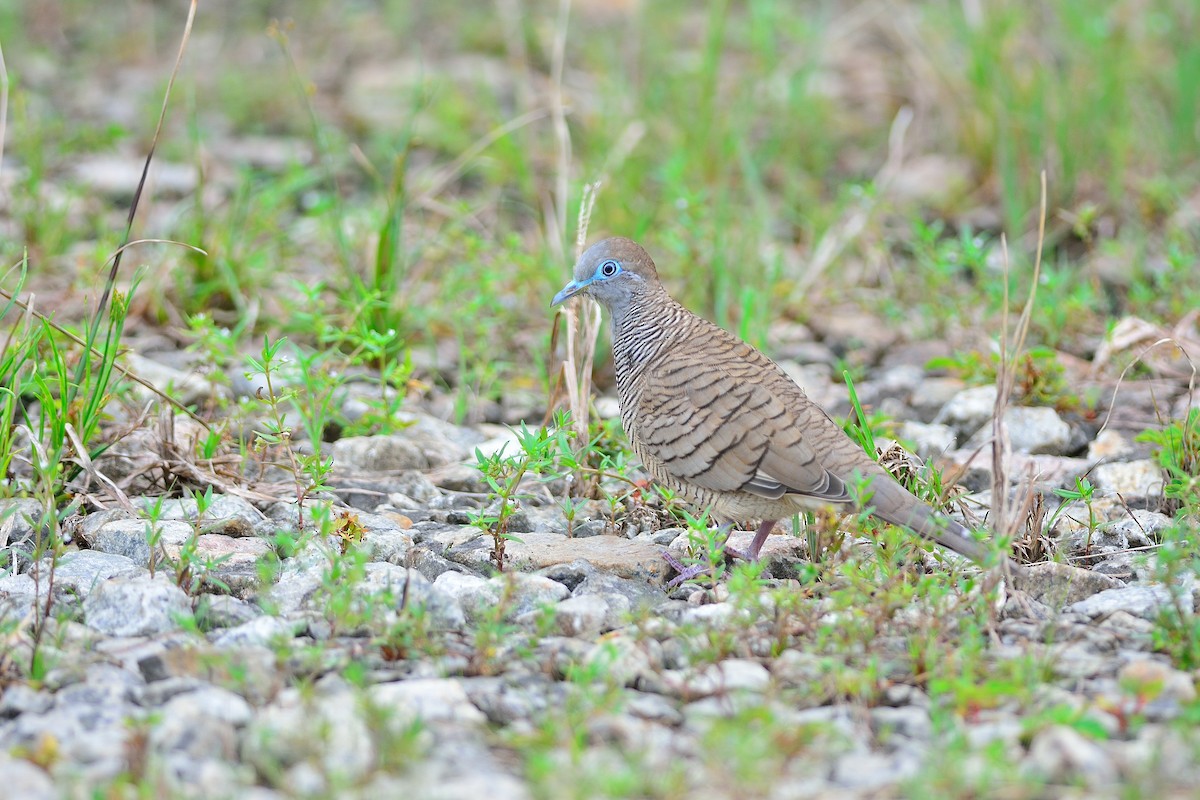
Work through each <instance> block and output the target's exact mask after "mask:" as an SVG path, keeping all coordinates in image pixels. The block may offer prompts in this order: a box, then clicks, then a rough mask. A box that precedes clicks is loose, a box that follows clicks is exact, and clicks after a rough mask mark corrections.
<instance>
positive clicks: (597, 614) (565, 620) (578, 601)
mask: <svg viewBox="0 0 1200 800" xmlns="http://www.w3.org/2000/svg"><path fill="white" fill-rule="evenodd" d="M554 613H555V617H554V620H555V623H556V624H557V625H558V629H559V631H561V632H562V634H563V635H564V636H577V637H582V638H594V637H595V636H598V635H599V634H600V631H601V629H602V628H603V627H604V622H605V620H606V619H607V618H608V614H609V606H608V602H607V601H606V600H605V599H604V598H603V597H602V596H599V595H594V594H584V595H576V596H574V597H568V598H567V599H566V600H563V601H562V602H561V603H559V604H558V605H557V606H555V607H554Z"/></svg>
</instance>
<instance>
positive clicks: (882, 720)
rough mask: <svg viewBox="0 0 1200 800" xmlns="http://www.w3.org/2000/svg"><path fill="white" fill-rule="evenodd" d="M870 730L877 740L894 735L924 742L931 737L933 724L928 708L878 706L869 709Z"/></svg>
mask: <svg viewBox="0 0 1200 800" xmlns="http://www.w3.org/2000/svg"><path fill="white" fill-rule="evenodd" d="M871 730H872V731H873V732H874V734H875V736H876V737H877V738H882V739H886V738H887V737H888V736H891V735H895V736H901V737H904V738H906V739H914V740H916V741H920V742H924V741H928V740H929V739H930V737H932V735H933V724H932V722H931V721H930V718H929V709H928V708H917V707H913V706H905V707H901V708H889V707H887V706H880V707H878V708H873V709H871Z"/></svg>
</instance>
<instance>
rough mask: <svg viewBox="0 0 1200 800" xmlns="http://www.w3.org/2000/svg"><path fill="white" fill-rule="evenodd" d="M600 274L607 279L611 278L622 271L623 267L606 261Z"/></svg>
mask: <svg viewBox="0 0 1200 800" xmlns="http://www.w3.org/2000/svg"><path fill="white" fill-rule="evenodd" d="M599 271H600V274H601V275H602V276H603V277H605V278H611V277H612V276H613V275H616V274H617V273H618V272H620V271H621V265H620V264H618V263H617V262H615V261H605V262H604V263H603V264H601V265H600V270H599Z"/></svg>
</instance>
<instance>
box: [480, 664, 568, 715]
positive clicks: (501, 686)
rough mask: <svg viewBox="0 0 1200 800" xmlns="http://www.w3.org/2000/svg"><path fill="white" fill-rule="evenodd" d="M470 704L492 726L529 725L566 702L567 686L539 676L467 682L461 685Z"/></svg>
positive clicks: (492, 678) (506, 677) (502, 677)
mask: <svg viewBox="0 0 1200 800" xmlns="http://www.w3.org/2000/svg"><path fill="white" fill-rule="evenodd" d="M459 683H460V685H461V686H462V688H463V691H465V692H466V694H467V697H468V698H470V701H471V704H472V705H473V706H474V707H475V708H477V709H478V710H479V711H480V712H482V713H483V714H484V716H485V717H486V718H487V720H488V722H490V723H492V724H493V725H506V726H507V725H513V724H514V723H516V724H521V723H526V724H527V723H528V722H529V721H531V720H534V719H537V718H539V717H542V716H544V715H545V714H546V713H547V712H549V711H551V710H552V709H556V708H562V707H563V705H564V703H566V701H567V694H568V692H567V688H566V686H565V685H564V684H562V683H559V682H554V681H548V680H545V679H543V678H540V677H538V676H516V675H507V676H501V677H486V678H464V679H462V680H461V681H459Z"/></svg>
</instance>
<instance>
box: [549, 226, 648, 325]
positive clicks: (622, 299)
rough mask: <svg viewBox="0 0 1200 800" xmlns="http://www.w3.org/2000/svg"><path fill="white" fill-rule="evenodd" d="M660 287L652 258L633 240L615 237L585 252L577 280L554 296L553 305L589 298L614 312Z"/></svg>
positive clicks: (577, 265)
mask: <svg viewBox="0 0 1200 800" xmlns="http://www.w3.org/2000/svg"><path fill="white" fill-rule="evenodd" d="M658 287H659V282H658V272H657V271H656V270H655V269H654V261H653V260H652V259H651V258H650V254H649V253H647V252H646V251H645V250H643V249H642V248H641V245H639V244H638V243H637V242H635V241H633V240H632V239H625V238H623V237H620V236H614V237H613V238H611V239H604V240H602V241H599V242H596V243H595V244H594V245H592V246H591V247H589V248H588V249H587V250H585V251H584V253H583V255H582V256H580V257H579V262H578V263H576V264H575V274H574V280H572V281H571V282H570V283H568V284H567V285H566V286H564V287H563V288H562V291H561V292H559V293H558V294H556V295H554V300H552V301H551V305H558V304H559V303H561V302H563V301H564V300H566V299H568V298H571V297H574V296H575V295H577V294H586V295H588V296H589V297H591V298H592V299H593V300H595V301H596V302H597V303H599V304H600V305H602V306H604V307H605V308H607V309H608V310H609V311H610V312H611V311H613V310H614V309H620V308H622V307H623V306H625V305H626V304H628V303H629V301H630V300H632V299H633V298H634V297H637V296H638V295H639V294H641V293H643V292H647V291H652V290H654V289H657V288H658Z"/></svg>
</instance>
